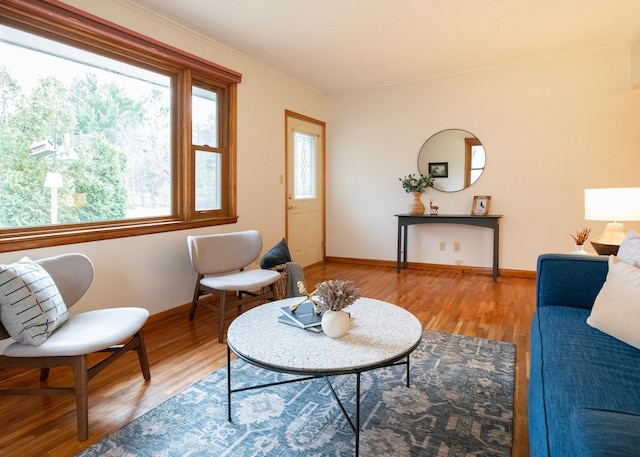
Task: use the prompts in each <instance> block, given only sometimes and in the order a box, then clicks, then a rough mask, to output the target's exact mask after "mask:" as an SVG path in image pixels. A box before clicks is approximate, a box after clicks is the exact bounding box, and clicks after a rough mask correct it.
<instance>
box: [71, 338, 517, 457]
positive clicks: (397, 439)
mask: <svg viewBox="0 0 640 457" xmlns="http://www.w3.org/2000/svg"><path fill="white" fill-rule="evenodd" d="M514 359H515V347H514V345H512V344H510V343H504V342H498V341H491V340H485V339H480V338H471V337H464V336H459V335H451V334H445V333H436V332H431V331H425V332H424V335H423V338H422V342H421V343H420V345H419V346H418V348H417V349H416V350H415V351H414V352H413V354H412V355H411V378H410V380H411V387H409V388H407V387H406V369H405V367H404V366H396V367H388V368H381V369H378V370H373V371H369V372H366V373H363V374H362V377H361V389H362V394H361V395H362V396H361V434H360V455H361V456H364V457H369V456H376V457H377V456H397V457H400V456H437V457H445V456H446V457H449V456H480V455H482V456H510V455H511V434H512V424H513V420H512V419H513V373H514ZM232 363H233V368H232V385H233V387H234V388H239V387H241V386H243V385H255V384H258V383H265V382H273V381H278V380H282V379H284V378H287V375H283V374H279V373H274V372H270V371H267V370H264V369H260V368H256V367H254V366H252V365H249V364H247V363H245V362H242V361H239V360H236V361H234V362H232ZM355 381H356V376H355V375H345V376H339V377H336V378H333V380H332V384H333V385H334V388H335V390H336V392H337V394H338V396H339V398H340V399H341V401H342V402H343V404H344V405H345V408H346V409H347V411H348V412H349V413H350V414H351V417H354V415H355V403H354V400H355ZM226 389H227V375H226V367H224V368H221V369H219V370H217V371H215V372H214V373H212V374H211V375H209V376H208V377H207V378H205V379H203V380H202V381H200V382H198V383H197V384H195V385H193V386H191V387H189V388H188V389H186V390H185V391H183V392H182V393H180V394H178V395H176V396H175V397H173V398H171V399H169V400H167V401H166V402H165V403H163V404H162V405H160V406H158V407H157V408H155V409H153V410H152V411H150V412H148V413H147V414H145V415H144V416H142V417H140V418H138V419H136V420H135V421H133V422H132V423H130V424H128V425H126V426H125V427H123V428H122V429H120V430H119V431H117V432H116V433H114V434H113V435H111V436H109V437H107V438H105V439H104V440H103V441H101V442H100V443H97V444H94V445H93V446H91V447H90V448H88V449H87V450H85V451H84V452H82V453H80V454H78V455H79V456H83V457H89V456H111V457H115V456H123V457H124V456H127V457H129V456H136V457H141V456H153V457H159V456H180V457H183V456H233V457H248V456H306V457H320V456H336V457H338V456H353V455H354V450H355V447H354V446H355V444H354V443H355V440H354V434H353V430H352V429H351V427H350V426H349V424H348V423H347V421H346V419H345V418H344V416H343V414H342V411H341V410H340V408H339V406H338V404H337V403H336V401H335V399H334V398H333V396H332V394H331V391H330V389H329V387H328V386H327V384H326V381H325V380H324V379H316V380H312V381H303V382H298V383H291V384H284V385H280V386H274V387H269V388H264V389H257V390H252V391H246V392H238V393H234V394H233V396H232V400H231V401H232V418H233V421H232V422H228V421H227V410H226V408H227V397H226Z"/></svg>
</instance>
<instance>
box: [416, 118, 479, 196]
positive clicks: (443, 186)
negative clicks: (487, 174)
mask: <svg viewBox="0 0 640 457" xmlns="http://www.w3.org/2000/svg"><path fill="white" fill-rule="evenodd" d="M485 162H486V156H485V152H484V147H483V146H482V143H481V142H480V140H479V139H478V138H476V137H475V136H474V135H473V134H471V133H469V132H467V131H466V130H458V129H449V130H443V131H441V132H438V133H436V134H435V135H433V136H432V137H431V138H429V139H428V140H427V141H425V143H424V144H423V145H422V148H420V153H419V154H418V171H420V173H422V174H423V175H429V174H430V175H431V176H433V177H434V178H436V179H435V181H434V184H433V188H434V189H437V190H441V191H443V192H456V191H458V190H462V189H466V188H467V187H469V186H470V185H472V184H473V183H474V182H476V181H477V180H478V178H479V177H480V175H481V174H482V172H483V171H484V166H485Z"/></svg>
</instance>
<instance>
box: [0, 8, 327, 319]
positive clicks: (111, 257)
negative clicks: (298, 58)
mask: <svg viewBox="0 0 640 457" xmlns="http://www.w3.org/2000/svg"><path fill="white" fill-rule="evenodd" d="M66 3H68V4H71V5H73V6H75V7H77V8H80V9H83V10H85V11H88V12H90V13H92V14H96V15H98V16H101V17H103V18H105V19H107V20H110V21H112V22H115V23H118V24H120V25H122V26H125V27H128V28H130V29H133V30H135V31H137V32H139V33H142V34H143V35H147V36H150V37H152V38H155V39H157V40H159V41H161V42H164V43H167V44H169V45H172V46H174V47H177V48H181V49H184V50H186V51H188V52H191V53H193V54H196V55H199V56H202V57H204V58H206V59H208V60H210V61H212V62H215V63H217V64H220V65H223V66H225V67H228V68H231V69H233V70H236V71H239V72H240V73H242V74H243V78H242V83H240V85H239V86H238V113H239V114H238V206H237V209H238V216H239V218H238V223H237V224H233V225H224V226H218V227H210V228H204V229H198V230H187V231H177V232H169V233H163V234H157V235H148V236H137V237H131V238H123V239H115V240H109V241H99V242H91V243H82V244H74V245H67V246H59V247H54V248H47V249H37V250H32V251H20V252H9V253H3V254H0V263H10V262H13V261H15V260H18V259H19V258H20V257H22V256H24V255H28V256H30V257H32V258H34V259H37V258H41V257H46V256H50V255H56V254H60V253H66V252H81V253H84V254H86V255H88V256H89V257H90V258H91V260H92V261H93V262H94V265H95V268H96V276H95V280H94V283H93V285H92V287H91V289H90V290H89V292H88V293H87V295H85V297H84V298H83V299H82V300H81V302H79V303H78V304H77V305H76V306H74V308H73V311H74V312H78V311H85V310H89V309H96V308H102V307H115V306H142V307H145V308H147V309H149V310H150V312H151V313H152V314H155V313H158V312H160V311H163V310H166V309H170V308H173V307H176V306H178V305H181V304H183V303H187V302H190V301H191V296H192V293H193V287H194V284H195V273H194V272H193V270H192V269H191V265H190V263H189V256H188V252H187V244H186V237H187V235H190V234H204V233H221V232H230V231H238V230H246V229H254V228H255V229H257V230H259V231H260V232H261V233H262V236H263V239H264V248H263V253H264V252H266V250H268V249H269V248H270V247H271V246H272V245H274V244H276V243H277V242H278V241H280V239H282V237H283V236H284V228H285V220H284V219H285V212H284V211H285V204H286V202H285V196H284V185H283V184H280V180H279V178H280V175H284V173H285V163H284V149H285V145H284V119H285V109H289V110H292V111H295V112H298V113H301V114H304V115H306V116H310V117H313V118H316V119H320V120H326V118H327V99H326V96H325V95H324V94H322V93H320V92H318V91H316V90H314V89H311V88H309V87H305V86H303V85H301V84H300V83H298V82H296V81H293V80H292V79H290V78H288V77H286V76H284V75H282V74H278V73H276V72H274V71H272V70H270V69H267V68H266V67H264V66H262V65H260V64H258V63H256V62H254V61H251V60H249V59H247V58H245V57H243V56H241V55H239V54H237V53H235V52H233V51H231V50H229V49H226V48H224V47H222V46H219V45H216V44H215V43H213V42H211V41H208V40H206V39H205V38H203V37H201V36H198V35H195V34H193V33H191V32H189V31H186V30H184V29H181V28H179V27H178V26H176V25H175V24H171V23H169V22H166V21H163V20H161V19H158V18H156V19H154V18H151V17H149V16H146V15H143V14H141V13H142V12H141V11H140V10H138V9H134V8H133V7H132V6H131V5H129V4H128V3H126V2H121V1H114V0H102V1H100V2H95V1H92V0H69V1H67V2H66Z"/></svg>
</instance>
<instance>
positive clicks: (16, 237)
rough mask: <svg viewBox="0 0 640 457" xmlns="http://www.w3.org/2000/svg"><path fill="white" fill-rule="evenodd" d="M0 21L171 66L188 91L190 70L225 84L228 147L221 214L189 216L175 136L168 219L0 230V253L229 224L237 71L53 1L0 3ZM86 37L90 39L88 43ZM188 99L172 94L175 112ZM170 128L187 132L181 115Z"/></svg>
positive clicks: (185, 149) (187, 184) (181, 146)
mask: <svg viewBox="0 0 640 457" xmlns="http://www.w3.org/2000/svg"><path fill="white" fill-rule="evenodd" d="M0 23H2V24H6V25H9V26H18V27H19V28H21V29H24V30H27V31H32V32H36V33H38V34H41V35H44V36H48V37H55V38H56V39H59V40H62V41H64V42H67V43H69V44H71V45H77V44H78V43H83V38H87V40H88V41H90V42H91V43H92V45H93V46H97V47H102V46H101V45H103V46H104V47H103V49H105V50H108V51H109V52H112V53H115V54H118V55H120V56H122V57H124V58H125V59H126V58H127V56H131V55H135V56H136V58H139V59H140V61H143V62H147V64H149V65H153V64H154V62H157V63H161V64H162V66H163V67H164V68H166V67H167V66H174V67H175V68H176V74H178V79H179V80H180V86H181V87H183V88H184V87H190V84H191V72H192V71H195V72H197V73H198V74H202V75H204V76H206V77H207V78H212V79H215V80H217V81H220V82H221V83H223V84H227V85H228V94H227V96H228V98H229V105H228V106H229V108H228V117H227V120H228V123H229V125H228V130H227V131H228V134H229V138H228V142H229V144H228V148H229V152H230V157H231V160H230V164H229V166H230V175H229V177H228V180H229V181H230V182H228V186H227V187H226V191H227V193H228V194H229V195H228V197H227V198H228V201H227V204H228V205H229V207H228V211H227V215H217V216H215V217H213V218H212V217H209V218H206V217H202V216H200V217H194V208H193V206H194V203H193V202H192V200H193V199H192V198H190V193H191V192H192V185H193V184H192V181H191V180H190V172H189V170H190V167H192V166H193V163H192V162H191V159H189V158H186V159H184V158H183V159H182V160H177V155H178V154H180V155H182V156H183V157H184V156H185V155H186V156H189V155H190V153H189V151H190V150H191V147H190V135H189V134H188V133H183V134H178V135H176V136H175V137H174V138H173V140H172V142H173V148H174V149H175V151H178V152H174V154H173V165H174V167H173V174H174V179H177V181H178V182H179V184H178V185H177V188H176V190H175V192H174V195H173V204H174V207H175V208H176V210H175V215H174V216H172V217H164V218H154V219H140V220H121V221H109V222H104V223H91V224H75V225H74V224H72V225H64V226H52V227H39V228H16V229H6V230H0V253H2V252H11V251H18V250H26V249H36V248H43V247H51V246H59V245H67V244H75V243H84V242H90V241H101V240H108V239H114V238H124V237H130V236H137V235H148V234H153V233H162V232H169V231H175V230H186V229H192V228H199V227H206V226H213V225H222V224H232V223H235V222H237V219H238V217H237V215H236V201H237V197H236V190H237V189H236V133H237V125H236V124H237V103H236V102H237V88H236V84H238V83H240V82H241V79H242V75H241V74H240V73H238V72H235V71H233V70H230V69H228V68H225V67H222V66H220V65H217V64H214V63H212V62H208V61H206V60H205V59H202V58H200V57H198V56H195V55H192V54H189V53H186V52H183V51H181V50H179V49H177V48H173V47H171V46H168V45H166V44H163V43H161V42H159V41H156V40H154V39H151V38H148V37H145V36H143V35H141V34H139V33H137V32H134V31H132V30H129V29H126V28H124V27H121V26H119V25H117V24H114V23H111V22H109V21H106V20H104V19H102V18H99V17H97V16H93V15H91V14H89V13H86V12H83V11H81V10H79V9H77V8H74V7H72V6H69V5H66V4H64V3H61V2H59V1H56V0H4V1H3V2H2V3H0ZM89 38H90V40H89ZM189 99H190V97H188V96H186V95H185V93H184V91H183V93H177V94H175V95H174V99H173V100H172V102H173V103H174V104H175V106H179V107H180V110H181V112H184V110H186V109H190V102H189ZM175 117H176V118H179V119H176V120H174V122H175V125H176V126H177V127H178V129H179V130H180V131H182V132H190V125H186V124H187V121H186V120H185V116H182V115H176V116H175Z"/></svg>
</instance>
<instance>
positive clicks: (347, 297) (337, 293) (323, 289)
mask: <svg viewBox="0 0 640 457" xmlns="http://www.w3.org/2000/svg"><path fill="white" fill-rule="evenodd" d="M315 296H316V297H317V306H318V308H319V310H320V311H341V310H343V309H344V308H346V307H347V306H349V305H351V304H352V303H353V302H355V301H356V300H357V299H358V298H360V289H357V288H355V287H353V281H342V280H339V279H330V280H328V281H324V282H321V283H320V284H316V291H315Z"/></svg>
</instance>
